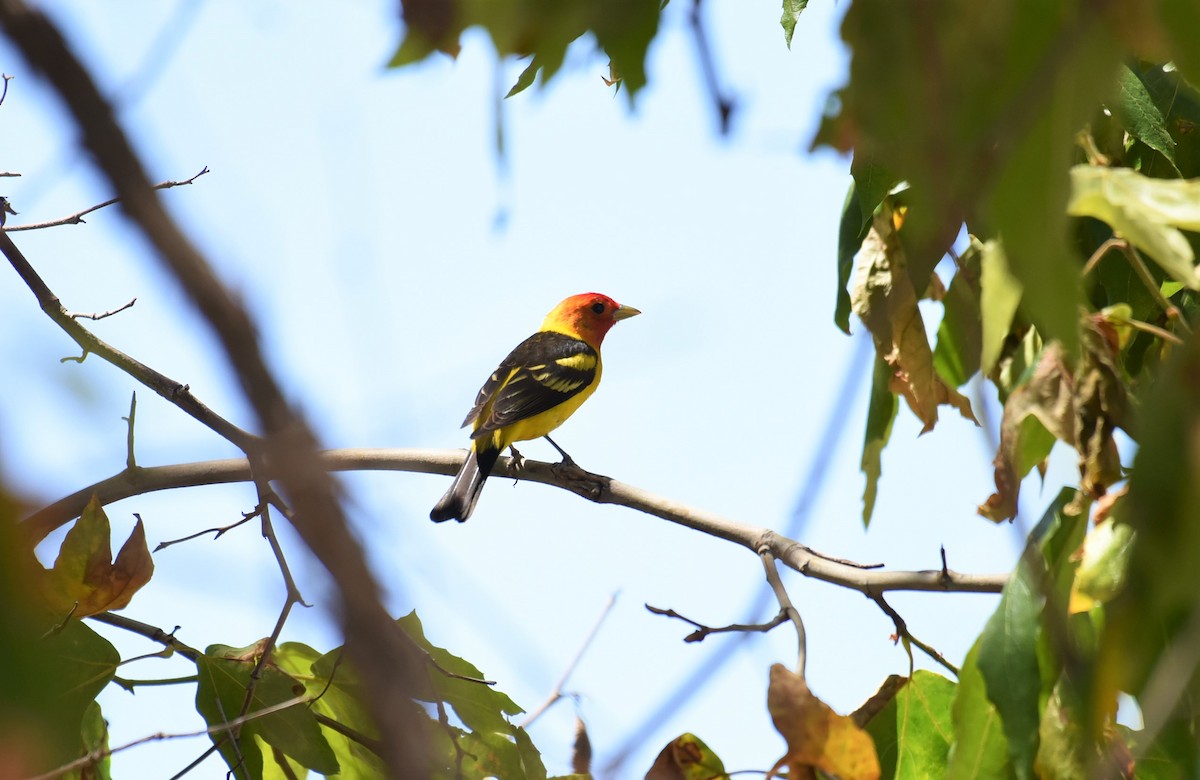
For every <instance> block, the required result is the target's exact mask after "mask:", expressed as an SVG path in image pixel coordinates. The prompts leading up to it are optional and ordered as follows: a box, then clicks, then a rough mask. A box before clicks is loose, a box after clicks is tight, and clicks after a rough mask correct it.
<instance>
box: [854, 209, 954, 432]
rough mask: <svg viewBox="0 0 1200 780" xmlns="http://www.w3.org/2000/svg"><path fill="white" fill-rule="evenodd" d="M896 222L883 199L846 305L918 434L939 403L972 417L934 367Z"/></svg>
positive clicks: (934, 416) (930, 421)
mask: <svg viewBox="0 0 1200 780" xmlns="http://www.w3.org/2000/svg"><path fill="white" fill-rule="evenodd" d="M902 223H903V220H901V219H898V218H897V214H896V212H895V211H894V210H893V209H892V207H891V204H890V201H887V200H885V201H884V202H883V204H882V205H881V206H880V208H879V211H878V212H877V213H876V215H875V217H874V220H873V223H872V227H871V229H870V231H869V232H868V233H867V237H866V238H865V239H864V240H863V244H862V248H861V249H860V250H859V260H858V270H857V272H856V276H855V280H854V285H853V288H852V289H851V291H850V303H851V306H852V308H853V309H854V312H855V314H857V315H858V316H859V318H860V319H862V321H863V324H865V325H866V326H867V330H869V331H870V332H871V336H872V338H873V339H874V341H875V351H876V352H877V353H878V354H879V356H880V357H881V358H883V360H884V361H885V362H886V363H887V364H888V366H889V367H890V368H891V369H892V379H891V383H890V389H891V391H892V392H893V393H896V394H897V395H900V396H903V397H904V400H905V401H906V402H907V403H908V407H909V408H910V409H912V411H913V414H915V415H916V416H917V418H918V419H920V420H921V422H922V423H924V428H923V429H922V431H921V432H922V433H926V432H928V431H930V430H932V429H933V426H934V425H936V424H937V420H938V409H937V408H938V406H939V405H941V404H949V405H951V406H954V407H955V408H956V409H958V410H959V412H960V413H961V414H962V415H963V417H966V418H967V419H968V420H971V421H972V422H976V420H975V415H974V414H972V412H971V404H970V402H969V401H968V400H967V399H966V397H964V396H963V395H961V394H960V393H959V392H958V391H957V390H955V389H953V388H952V387H950V386H948V385H947V384H946V383H945V382H944V381H942V378H941V377H940V376H938V374H937V371H935V370H934V367H933V350H932V349H930V347H929V338H928V336H927V335H926V333H925V322H924V320H923V319H922V318H921V310H920V309H919V308H917V295H916V292H915V291H914V290H913V286H912V281H911V280H910V279H909V277H908V262H907V260H906V258H905V254H904V247H903V246H902V245H901V243H900V237H899V234H898V230H899V225H900V224H902Z"/></svg>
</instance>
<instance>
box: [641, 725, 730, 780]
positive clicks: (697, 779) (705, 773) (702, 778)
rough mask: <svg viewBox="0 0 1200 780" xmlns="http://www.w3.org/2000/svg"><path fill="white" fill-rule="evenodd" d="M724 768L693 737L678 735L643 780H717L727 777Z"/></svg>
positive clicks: (692, 735)
mask: <svg viewBox="0 0 1200 780" xmlns="http://www.w3.org/2000/svg"><path fill="white" fill-rule="evenodd" d="M728 777H729V774H728V773H727V772H726V771H725V765H724V764H723V763H722V762H721V759H720V758H718V757H717V755H716V754H715V753H713V752H712V750H711V749H710V748H709V747H708V745H706V744H704V740H702V739H700V738H699V737H697V736H696V735H695V734H688V733H684V734H680V735H679V736H678V737H676V738H675V739H673V740H671V741H670V742H668V743H667V746H666V747H664V748H663V749H662V751H661V752H660V753H659V754H658V758H656V759H654V764H653V766H651V767H650V771H649V772H647V773H646V780H719V779H720V778H728Z"/></svg>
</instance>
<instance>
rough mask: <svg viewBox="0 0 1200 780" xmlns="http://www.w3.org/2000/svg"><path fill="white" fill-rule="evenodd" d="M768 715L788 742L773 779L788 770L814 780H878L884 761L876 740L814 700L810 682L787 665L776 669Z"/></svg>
mask: <svg viewBox="0 0 1200 780" xmlns="http://www.w3.org/2000/svg"><path fill="white" fill-rule="evenodd" d="M767 710H768V712H770V713H771V720H772V721H773V722H774V723H775V728H776V729H777V730H778V731H779V733H780V734H782V735H783V738H784V740H786V741H787V753H786V754H784V756H783V758H781V759H779V761H777V762H776V764H775V766H774V767H772V769H771V771H770V772H769V773H767V777H768V778H771V777H775V776H776V774H777V773H778V771H779V770H780V769H781V768H782V767H784V766H786V767H787V768H788V772H789V775H788V776H789V777H812V776H813V770H814V769H819V770H820V771H822V772H824V773H826V774H829V775H834V776H836V777H838V778H840V779H841V780H878V778H879V773H880V770H879V758H878V756H876V754H875V742H874V741H873V740H872V739H871V736H870V735H869V734H867V732H865V731H863V730H862V729H860V728H859V727H858V726H857V725H855V723H854V720H853V719H852V718H850V717H849V716H846V715H838V714H837V713H836V712H834V711H833V710H832V709H830V708H829V705H827V704H825V702H823V701H821V700H820V699H818V698H817V697H816V696H813V694H812V691H810V690H809V689H808V684H807V683H806V682H805V681H804V678H803V677H801V676H799V675H798V674H795V673H794V672H791V671H789V670H788V669H787V668H786V667H784V666H783V665H782V664H775V665H774V666H772V667H771V684H770V687H769V688H768V690H767Z"/></svg>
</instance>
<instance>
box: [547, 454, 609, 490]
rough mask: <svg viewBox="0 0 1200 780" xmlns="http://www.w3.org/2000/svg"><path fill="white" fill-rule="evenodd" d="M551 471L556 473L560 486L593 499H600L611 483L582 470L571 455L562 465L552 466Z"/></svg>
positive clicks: (600, 476) (603, 477) (606, 478)
mask: <svg viewBox="0 0 1200 780" xmlns="http://www.w3.org/2000/svg"><path fill="white" fill-rule="evenodd" d="M550 470H551V471H552V472H554V477H555V479H556V480H557V481H558V482H559V484H561V485H563V486H564V487H568V488H570V489H571V490H574V491H576V492H579V493H583V494H585V495H587V496H588V497H590V498H592V499H598V498H600V496H601V495H603V494H604V489H605V488H606V487H608V483H609V482H611V480H610V479H609V478H608V477H605V476H603V475H600V474H593V473H592V472H590V471H587V470H586V469H583V468H581V467H580V466H579V464H578V463H576V462H575V461H574V460H573V459H572V458H571V457H570V456H569V455H568V456H565V457H564V458H563V459H562V462H561V463H555V464H553V465H551V466H550Z"/></svg>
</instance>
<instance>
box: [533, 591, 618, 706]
mask: <svg viewBox="0 0 1200 780" xmlns="http://www.w3.org/2000/svg"><path fill="white" fill-rule="evenodd" d="M616 603H617V594H615V593H614V594H612V595H611V596H609V597H608V601H606V602H604V607H603V608H602V609H601V610H600V614H599V615H597V616H596V622H594V623H593V624H592V629H591V630H590V631H588V634H587V636H586V637H584V639H583V644H581V645H580V646H579V650H578V651H577V652H576V653H575V657H574V658H572V659H571V662H570V663H569V664H567V668H566V670H565V671H564V672H563V673H562V677H559V678H558V682H557V683H556V684H555V686H554V690H552V691H551V692H550V695H549V696H547V697H546V701H544V702H542V705H541V706H540V707H538V708H537V709H536V710H534V711H533V712H531V713H529V717H527V718H525V720H524V721H522V722H521V728H523V729H527V728H529V727H530V726H532V725H533V722H534V721H535V720H537V719H538V718H540V717H541V716H542V713H543V712H545V711H546V710H548V709H550V707H552V706H553V705H554V704H555V702H557V701H558V700H559V699H561V698H563V688H564V687H565V686H566V684H567V680H568V679H570V677H571V674H572V672H574V671H575V667H576V666H578V665H579V662H580V660H582V658H583V655H584V653H586V652H587V650H588V648H589V647H591V645H592V641H593V640H594V639H595V638H596V634H597V633H599V632H600V626H602V625H604V621H605V619H606V618H607V617H608V613H609V612H612V608H613V605H614V604H616Z"/></svg>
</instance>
